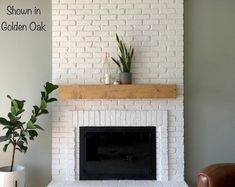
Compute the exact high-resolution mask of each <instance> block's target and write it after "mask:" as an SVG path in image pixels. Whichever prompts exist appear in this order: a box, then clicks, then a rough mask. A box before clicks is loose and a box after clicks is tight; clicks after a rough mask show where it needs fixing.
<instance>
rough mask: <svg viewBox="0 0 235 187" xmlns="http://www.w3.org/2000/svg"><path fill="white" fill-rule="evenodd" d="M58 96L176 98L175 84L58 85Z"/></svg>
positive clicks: (66, 98)
mask: <svg viewBox="0 0 235 187" xmlns="http://www.w3.org/2000/svg"><path fill="white" fill-rule="evenodd" d="M59 98H60V99H61V100H69V99H153V98H176V85H175V84H128V85H60V86H59Z"/></svg>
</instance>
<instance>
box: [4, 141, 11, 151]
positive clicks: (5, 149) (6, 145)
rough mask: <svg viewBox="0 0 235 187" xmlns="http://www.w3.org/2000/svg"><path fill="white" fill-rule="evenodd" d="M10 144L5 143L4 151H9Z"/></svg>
mask: <svg viewBox="0 0 235 187" xmlns="http://www.w3.org/2000/svg"><path fill="white" fill-rule="evenodd" d="M9 145H10V143H8V144H5V145H4V147H3V151H4V152H6V151H7V148H8V146H9Z"/></svg>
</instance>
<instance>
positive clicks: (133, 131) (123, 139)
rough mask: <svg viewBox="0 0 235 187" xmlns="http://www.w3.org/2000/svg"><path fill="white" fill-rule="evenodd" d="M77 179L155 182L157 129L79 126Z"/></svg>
mask: <svg viewBox="0 0 235 187" xmlns="http://www.w3.org/2000/svg"><path fill="white" fill-rule="evenodd" d="M80 180H156V128H155V127H80Z"/></svg>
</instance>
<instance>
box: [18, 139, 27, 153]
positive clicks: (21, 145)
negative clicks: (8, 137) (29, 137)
mask: <svg viewBox="0 0 235 187" xmlns="http://www.w3.org/2000/svg"><path fill="white" fill-rule="evenodd" d="M17 146H18V148H16V149H17V150H19V151H20V152H24V153H26V152H27V149H28V147H27V146H24V142H23V141H18V142H17Z"/></svg>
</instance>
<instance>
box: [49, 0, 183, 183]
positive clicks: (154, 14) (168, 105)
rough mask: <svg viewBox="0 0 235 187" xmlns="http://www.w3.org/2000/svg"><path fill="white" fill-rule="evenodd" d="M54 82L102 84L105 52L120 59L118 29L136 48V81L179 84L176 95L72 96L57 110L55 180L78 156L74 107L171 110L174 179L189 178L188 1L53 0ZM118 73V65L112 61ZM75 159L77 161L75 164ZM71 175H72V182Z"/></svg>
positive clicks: (170, 172)
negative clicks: (185, 77)
mask: <svg viewBox="0 0 235 187" xmlns="http://www.w3.org/2000/svg"><path fill="white" fill-rule="evenodd" d="M52 9H53V10H52V14H53V15H52V20H53V28H52V29H53V32H52V33H53V82H54V83H57V84H74V83H75V84H91V83H99V79H100V71H101V67H102V58H103V57H104V54H105V52H108V53H109V54H110V56H114V57H116V54H117V47H116V41H115V33H118V34H119V36H121V37H123V39H124V40H125V41H126V42H127V44H128V45H129V44H131V45H132V46H133V47H134V48H135V52H136V53H135V58H134V62H133V67H132V73H133V82H134V83H176V84H177V98H176V99H156V100H155V99H152V100H71V101H63V102H62V101H60V102H58V103H57V104H56V105H55V107H54V108H53V135H52V136H53V140H52V141H53V143H52V152H53V165H52V175H53V179H61V178H63V177H62V176H64V172H71V171H64V170H63V169H61V168H62V165H65V164H68V163H69V164H73V161H70V160H69V159H68V160H67V162H66V163H63V161H62V160H63V159H62V158H63V156H65V155H67V154H68V153H69V154H71V155H72V154H73V151H72V149H73V148H74V145H73V143H72V140H71V138H70V137H73V136H74V129H73V124H72V115H71V111H76V110H112V109H115V110H123V109H128V110H167V111H168V115H169V119H168V123H169V127H168V147H169V153H168V157H169V163H168V167H169V172H168V175H169V176H168V177H169V180H174V181H183V180H184V145H183V134H184V119H183V0H118V1H116V0H52ZM112 72H113V75H114V77H116V76H117V75H116V72H117V68H116V66H115V64H113V63H112ZM70 162H71V163H70ZM70 179H72V177H71V178H67V180H70Z"/></svg>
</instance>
